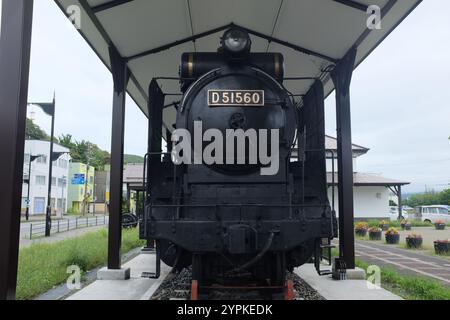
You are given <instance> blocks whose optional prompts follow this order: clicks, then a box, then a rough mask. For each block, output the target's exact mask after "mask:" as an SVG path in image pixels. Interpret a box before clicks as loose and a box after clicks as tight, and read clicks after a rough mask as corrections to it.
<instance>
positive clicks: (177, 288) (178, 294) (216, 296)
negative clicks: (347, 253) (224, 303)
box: [150, 269, 325, 300]
mask: <svg viewBox="0 0 450 320" xmlns="http://www.w3.org/2000/svg"><path fill="white" fill-rule="evenodd" d="M287 278H288V280H292V282H293V285H294V300H325V299H324V298H323V297H322V296H321V295H320V294H319V293H317V291H315V290H314V289H313V288H311V286H309V285H308V284H307V283H306V282H305V281H304V280H303V279H301V278H300V277H299V276H298V275H296V274H292V273H289V274H288V276H287ZM191 280H192V274H191V270H189V269H184V270H183V271H181V272H179V273H176V272H171V273H169V274H168V275H167V277H166V278H165V279H164V280H163V281H162V282H161V285H160V286H159V287H158V288H157V289H156V291H155V292H154V294H153V295H152V296H151V298H150V300H190V298H191ZM206 299H208V300H267V297H266V296H264V295H263V294H262V292H260V291H259V290H256V289H253V290H252V289H250V288H247V289H245V290H242V289H228V288H227V289H224V288H221V289H220V290H210V293H209V294H208V297H207V298H206Z"/></svg>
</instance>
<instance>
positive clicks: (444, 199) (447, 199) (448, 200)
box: [439, 189, 450, 206]
mask: <svg viewBox="0 0 450 320" xmlns="http://www.w3.org/2000/svg"><path fill="white" fill-rule="evenodd" d="M439 200H440V203H441V204H444V205H447V206H448V205H450V189H447V190H444V191H442V192H441V193H440V194H439Z"/></svg>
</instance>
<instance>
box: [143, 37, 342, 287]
mask: <svg viewBox="0 0 450 320" xmlns="http://www.w3.org/2000/svg"><path fill="white" fill-rule="evenodd" d="M250 48H251V40H250V37H249V35H248V34H247V33H246V32H245V31H242V30H240V29H230V30H228V31H227V32H226V33H225V35H224V36H223V38H222V43H221V48H220V49H219V52H218V53H185V54H183V56H182V64H181V69H180V74H181V79H182V83H181V88H182V92H183V99H182V101H181V104H180V105H179V106H178V110H177V120H176V131H175V132H174V133H173V135H172V140H173V141H174V147H173V151H172V153H174V155H173V156H172V160H173V161H168V157H166V159H165V160H166V161H163V163H162V164H161V167H160V170H159V172H160V173H159V174H158V175H157V178H154V179H153V180H151V181H150V185H151V187H150V188H149V194H150V196H149V200H148V202H147V206H146V212H145V221H144V224H143V225H144V227H143V228H142V230H143V231H142V232H143V237H144V238H146V239H154V240H156V242H157V247H158V248H159V249H158V250H159V252H160V256H161V259H162V260H163V261H164V262H165V263H166V264H168V265H170V266H173V267H176V268H178V269H181V268H183V267H187V266H190V265H192V268H193V278H194V279H195V280H197V281H198V282H199V283H200V285H204V284H208V283H229V282H233V281H239V282H242V281H243V280H242V279H243V278H245V279H247V280H249V281H256V282H259V283H261V284H266V285H273V286H277V285H278V286H282V285H283V284H284V281H285V272H286V270H289V269H293V268H294V267H296V266H299V265H301V264H303V263H305V262H307V261H308V260H309V259H310V258H311V257H312V256H313V253H314V250H315V249H316V248H317V244H318V243H319V241H320V240H321V239H322V238H327V239H330V238H332V237H333V225H334V218H333V216H332V213H331V210H330V207H329V204H328V200H327V189H326V181H325V180H324V179H323V177H325V174H326V173H325V172H326V171H325V170H326V169H325V160H324V157H323V159H320V161H318V162H317V163H311V164H312V165H313V166H305V162H306V160H307V158H306V157H304V158H303V159H301V158H300V157H297V159H296V160H297V161H294V160H293V159H292V151H293V150H294V149H296V150H297V152H298V150H299V147H298V143H296V136H299V135H300V133H301V131H302V130H300V129H299V125H300V124H301V123H303V121H304V119H303V120H302V119H301V117H302V113H301V112H300V111H299V110H298V109H297V108H296V106H295V105H294V101H293V98H292V97H291V96H290V95H289V93H288V92H287V90H285V88H284V87H283V77H284V63H283V57H282V55H281V54H278V53H251V52H250ZM242 137H243V138H242ZM221 138H223V140H222V141H218V140H220V139H221ZM239 139H241V142H243V143H244V144H243V147H242V148H241V149H239V144H238V140H239ZM183 143H184V146H186V145H187V146H188V147H189V150H187V149H186V148H185V149H184V150H180V148H179V146H180V145H182V144H183ZM230 143H231V147H230ZM177 144H178V148H177ZM241 146H242V145H241ZM296 146H297V147H296ZM208 155H209V157H210V159H206V158H207V156H208ZM177 157H178V158H177ZM205 157H206V158H205ZM174 158H177V159H176V160H175V159H174ZM314 159H316V158H315V157H311V161H314ZM305 168H306V169H308V168H313V169H311V170H309V172H307V170H305ZM150 170H151V168H150ZM235 279H239V280H235Z"/></svg>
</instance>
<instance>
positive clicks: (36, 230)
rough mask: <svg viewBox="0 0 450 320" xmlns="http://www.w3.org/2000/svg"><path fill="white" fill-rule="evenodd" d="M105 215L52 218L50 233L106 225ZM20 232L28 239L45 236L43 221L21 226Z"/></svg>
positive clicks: (107, 220) (106, 218)
mask: <svg viewBox="0 0 450 320" xmlns="http://www.w3.org/2000/svg"><path fill="white" fill-rule="evenodd" d="M108 222H109V219H108V217H107V216H95V217H78V218H75V219H63V220H53V222H52V227H51V230H50V234H58V233H63V232H68V231H71V230H77V229H84V228H90V227H97V226H103V225H107V224H108ZM21 232H22V233H23V234H26V237H27V238H29V239H30V240H31V239H33V238H36V237H43V236H45V222H31V223H29V224H27V225H25V226H22V227H21Z"/></svg>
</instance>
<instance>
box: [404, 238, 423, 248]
mask: <svg viewBox="0 0 450 320" xmlns="http://www.w3.org/2000/svg"><path fill="white" fill-rule="evenodd" d="M422 243H423V239H422V238H406V246H407V247H408V248H410V249H419V248H420V247H422Z"/></svg>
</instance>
